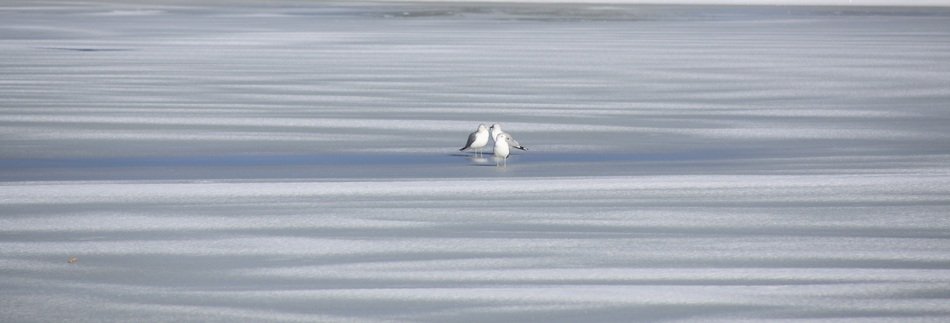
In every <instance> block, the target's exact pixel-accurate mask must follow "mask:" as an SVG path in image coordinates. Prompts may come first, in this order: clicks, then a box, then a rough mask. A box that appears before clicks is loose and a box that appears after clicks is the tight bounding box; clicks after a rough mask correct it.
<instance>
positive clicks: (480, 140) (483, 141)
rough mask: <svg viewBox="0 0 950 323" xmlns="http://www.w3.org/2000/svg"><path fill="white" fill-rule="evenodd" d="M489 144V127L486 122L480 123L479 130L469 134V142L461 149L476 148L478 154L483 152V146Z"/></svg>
mask: <svg viewBox="0 0 950 323" xmlns="http://www.w3.org/2000/svg"><path fill="white" fill-rule="evenodd" d="M487 145H488V128H486V127H485V125H484V124H480V125H478V130H475V132H473V133H471V134H469V135H468V142H466V143H465V147H462V148H461V149H459V151H463V150H466V149H469V148H471V149H475V151H476V153H477V154H478V155H481V154H482V148H485V146H487Z"/></svg>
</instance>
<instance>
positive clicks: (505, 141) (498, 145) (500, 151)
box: [494, 133, 514, 167]
mask: <svg viewBox="0 0 950 323" xmlns="http://www.w3.org/2000/svg"><path fill="white" fill-rule="evenodd" d="M513 140H514V139H511V136H509V135H508V134H507V133H500V134H498V137H497V138H495V149H494V153H495V166H498V165H499V163H498V159H499V158H500V159H501V160H502V162H503V164H502V165H504V166H505V167H508V155H510V154H511V149H509V148H508V146H509V145H511V142H512V141H513Z"/></svg>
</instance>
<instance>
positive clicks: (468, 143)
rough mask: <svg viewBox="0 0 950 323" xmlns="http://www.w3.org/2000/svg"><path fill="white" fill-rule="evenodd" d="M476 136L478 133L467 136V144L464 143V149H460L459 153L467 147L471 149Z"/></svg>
mask: <svg viewBox="0 0 950 323" xmlns="http://www.w3.org/2000/svg"><path fill="white" fill-rule="evenodd" d="M477 135H478V131H476V132H473V133H471V134H469V135H468V142H466V143H465V147H462V148H461V149H459V151H463V150H466V149H468V148H469V147H472V143H474V142H475V137H476V136H477Z"/></svg>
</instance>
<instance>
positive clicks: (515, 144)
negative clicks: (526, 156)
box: [490, 123, 528, 150]
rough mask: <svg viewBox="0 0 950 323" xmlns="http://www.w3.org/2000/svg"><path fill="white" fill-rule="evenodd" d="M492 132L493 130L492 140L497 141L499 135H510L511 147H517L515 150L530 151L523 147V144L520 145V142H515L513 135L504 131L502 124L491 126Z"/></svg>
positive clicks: (509, 143) (509, 142)
mask: <svg viewBox="0 0 950 323" xmlns="http://www.w3.org/2000/svg"><path fill="white" fill-rule="evenodd" d="M490 130H491V138H492V139H493V140H495V141H497V139H498V135H500V134H506V135H508V139H509V140H508V145H511V147H515V148H518V149H521V150H528V148H525V147H524V146H522V145H521V144H519V143H518V141H517V140H515V138H514V137H512V136H511V134H509V133H507V132H504V131H502V130H501V125H500V124H497V123H496V124H493V125H491V129H490Z"/></svg>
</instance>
